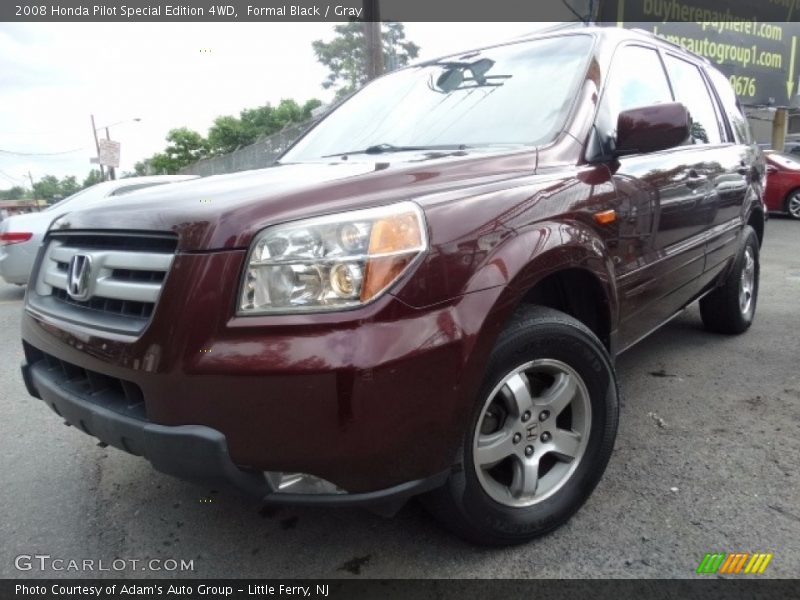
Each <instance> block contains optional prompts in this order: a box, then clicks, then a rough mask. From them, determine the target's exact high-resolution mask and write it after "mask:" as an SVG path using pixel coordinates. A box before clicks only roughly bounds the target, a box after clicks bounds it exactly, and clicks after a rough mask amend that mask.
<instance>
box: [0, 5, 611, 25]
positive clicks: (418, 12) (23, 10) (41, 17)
mask: <svg viewBox="0 0 800 600" xmlns="http://www.w3.org/2000/svg"><path fill="white" fill-rule="evenodd" d="M597 7H598V0H564V2H562V1H561V0H535V1H534V0H492V1H491V2H483V1H480V0H434V1H431V0H287V1H286V2H284V1H282V0H200V1H199V2H198V1H195V0H192V1H188V0H186V1H181V0H169V1H165V0H144V1H142V0H87V1H84V0H46V1H42V2H32V1H31V0H25V1H19V0H18V1H17V2H15V1H14V0H3V1H2V2H0V21H147V22H152V21H167V22H169V21H244V22H248V21H250V22H252V21H273V22H287V21H295V22H297V21H300V22H302V21H330V22H337V21H351V20H381V21H438V22H445V21H458V22H470V21H471V22H481V21H483V22H486V21H494V22H501V21H544V22H556V21H581V20H584V19H585V20H587V21H588V20H591V18H592V15H594V14H596V13H597ZM376 11H377V18H375V17H374V16H373V15H375V14H376Z"/></svg>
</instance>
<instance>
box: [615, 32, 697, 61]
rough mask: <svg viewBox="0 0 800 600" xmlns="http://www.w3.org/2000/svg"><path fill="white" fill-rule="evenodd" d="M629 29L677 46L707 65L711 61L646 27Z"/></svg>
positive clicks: (674, 46)
mask: <svg viewBox="0 0 800 600" xmlns="http://www.w3.org/2000/svg"><path fill="white" fill-rule="evenodd" d="M630 31H635V32H636V33H643V34H645V35H646V36H648V37H653V38H656V39H657V40H658V41H660V42H663V43H664V44H668V45H669V46H672V47H673V48H678V49H679V50H681V51H682V52H686V53H687V54H691V55H692V56H694V57H695V58H697V59H699V60H701V61H702V62H704V63H705V64H707V65H710V64H711V61H710V60H708V59H707V58H706V57H705V56H701V55H700V54H697V53H696V52H692V51H691V50H688V49H686V48H684V47H683V46H681V45H680V44H677V43H675V42H673V41H671V40H668V39H667V38H665V37H662V36H660V35H656V34H655V33H653V32H652V31H647V30H646V29H642V28H641V27H633V28H631V29H630Z"/></svg>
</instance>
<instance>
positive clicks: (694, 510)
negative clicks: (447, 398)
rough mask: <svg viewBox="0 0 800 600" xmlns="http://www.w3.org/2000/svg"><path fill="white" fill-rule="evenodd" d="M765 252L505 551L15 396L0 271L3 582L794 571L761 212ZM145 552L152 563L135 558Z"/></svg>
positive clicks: (14, 357)
mask: <svg viewBox="0 0 800 600" xmlns="http://www.w3.org/2000/svg"><path fill="white" fill-rule="evenodd" d="M761 265H762V266H761V293H760V297H759V300H758V309H757V316H756V321H755V323H754V325H753V327H752V328H751V330H750V331H749V332H747V333H746V334H744V335H743V336H739V337H725V336H720V335H714V334H710V333H707V332H705V331H704V330H703V328H702V325H701V322H700V316H699V312H698V310H697V307H696V306H693V307H690V308H689V309H688V310H687V311H685V312H684V313H683V314H682V315H681V316H679V317H678V318H676V319H675V320H673V321H672V322H671V323H670V324H668V325H666V326H665V327H664V328H662V329H661V330H660V331H658V332H657V333H655V334H654V335H652V336H651V337H649V338H648V339H646V340H645V341H643V342H641V343H640V344H639V345H637V346H635V347H634V348H633V349H631V350H630V351H629V352H627V353H626V354H624V355H623V356H621V357H620V358H619V360H618V362H617V370H618V374H619V379H620V385H621V388H622V392H623V399H622V408H621V415H620V430H619V436H618V438H617V444H616V449H615V451H614V455H613V456H612V458H611V462H610V464H609V467H608V470H607V471H606V474H605V477H604V478H603V480H602V481H601V483H600V485H599V486H598V488H597V490H596V491H595V493H594V495H593V496H592V497H591V498H590V500H589V501H588V503H587V504H586V505H585V506H584V507H583V508H582V509H581V510H580V511H579V512H578V514H577V515H576V516H575V517H574V518H573V519H572V520H571V521H570V522H569V523H568V524H567V525H566V526H565V527H562V528H561V529H559V530H558V531H556V532H555V533H553V534H551V535H549V536H547V537H545V538H542V539H540V540H537V541H534V542H531V543H528V544H525V545H522V546H518V547H514V548H504V549H485V548H476V547H474V546H471V545H468V544H466V543H464V542H462V541H460V540H458V539H457V538H455V537H453V536H452V535H450V534H448V533H447V532H445V531H443V530H442V529H440V528H439V526H438V525H437V524H436V522H435V521H433V520H432V519H431V518H429V517H428V516H427V514H426V513H425V512H424V510H423V509H422V508H421V507H420V506H419V504H418V503H417V502H412V503H410V504H409V505H408V506H407V507H406V508H404V509H403V510H402V511H401V512H400V513H399V514H398V515H397V516H396V517H394V518H392V519H386V518H383V517H379V516H376V515H373V514H371V513H369V512H366V511H363V510H357V509H297V508H281V509H278V510H265V509H262V507H261V506H260V504H259V503H258V502H257V501H254V500H252V499H248V498H245V497H239V496H236V495H233V494H226V493H219V492H216V493H215V492H213V491H212V490H209V489H206V488H202V487H198V486H196V485H192V484H189V483H185V482H182V481H178V480H175V479H172V478H170V477H168V476H166V475H161V474H159V473H157V472H156V471H154V470H153V469H152V468H151V467H150V466H149V464H148V463H146V462H145V461H143V460H141V459H138V458H135V457H132V456H128V455H126V454H125V453H123V452H121V451H118V450H115V449H113V448H101V447H98V446H97V445H96V440H94V439H93V438H90V437H88V436H86V435H85V434H83V433H81V432H79V431H77V430H76V429H75V428H72V427H65V426H64V425H63V424H62V422H61V420H60V419H59V418H58V417H57V416H56V415H55V414H54V413H52V412H51V411H50V410H49V409H47V408H46V406H45V405H44V404H43V403H42V402H40V401H38V400H35V399H32V398H29V397H28V395H27V393H26V392H25V388H24V386H23V383H22V380H21V378H20V375H19V369H18V366H19V363H20V361H21V360H22V351H21V345H20V342H19V320H20V313H21V310H22V296H23V290H22V289H21V288H17V287H15V286H10V285H6V284H4V283H0V339H2V342H3V343H2V344H1V345H0V411H1V414H2V418H0V473H1V474H2V479H3V481H2V485H0V505H1V506H2V514H3V516H2V519H0V540H2V542H1V543H0V548H2V550H1V551H0V577H42V576H56V577H115V576H130V577H148V576H170V575H180V576H182V577H209V578H211V577H235V576H240V577H260V578H288V577H313V578H321V577H362V578H364V577H401V578H403V577H445V578H450V577H465V578H471V577H487V578H496V577H503V578H527V577H566V578H570V577H631V578H640V577H652V578H663V577H693V576H695V569H696V568H697V566H698V564H699V562H700V560H701V559H702V558H703V556H704V554H705V553H706V552H771V553H773V555H774V556H773V558H772V561H771V562H770V564H769V566H768V568H767V570H766V572H765V573H764V575H762V576H761V577H797V574H798V571H799V569H800V466H798V463H799V462H800V374H799V371H798V365H800V362H798V357H800V335H799V333H800V317H799V316H798V311H799V309H800V223H798V222H792V221H789V220H787V219H784V218H780V217H776V218H772V219H771V220H770V221H769V223H768V224H767V239H766V243H765V245H764V248H763V250H762V258H761ZM34 555H47V556H49V557H50V558H49V559H31V560H28V559H26V558H24V557H25V556H34ZM19 556H23V558H22V559H18V558H17V557H19ZM56 559H61V560H64V561H65V562H63V563H50V561H53V560H56ZM151 559H160V560H161V561H162V562H161V563H150V565H151V566H154V568H156V567H157V566H158V565H161V568H162V571H155V572H154V571H147V570H142V565H143V564H148V563H147V562H146V561H149V560H151ZM70 560H73V561H78V562H79V563H80V564H83V561H84V560H90V561H94V562H93V563H91V564H92V568H93V569H94V570H85V571H75V570H72V569H71V568H70V567H71V564H70V563H69V561H70ZM115 560H116V561H117V562H114V561H115ZM120 560H123V561H125V562H124V563H122V562H119V561H120ZM170 560H175V561H176V562H177V564H178V565H179V564H180V562H181V561H184V563H189V562H190V563H191V568H192V570H190V571H183V572H181V571H173V570H169V571H167V570H165V569H172V568H173V567H175V564H173V563H172V562H169V561H170ZM37 561H38V562H37ZM42 561H45V563H46V564H47V566H48V568H47V569H45V570H44V571H42V570H40V568H39V566H40V565H41V564H42ZM132 561H139V562H136V563H134V562H132ZM29 565H30V567H31V568H30V569H27V567H28V566H29ZM53 566H56V567H61V568H62V569H63V570H52V567H53ZM18 567H20V568H22V569H23V570H20V568H18ZM101 567H103V568H106V569H108V570H103V571H99V570H97V569H98V568H101Z"/></svg>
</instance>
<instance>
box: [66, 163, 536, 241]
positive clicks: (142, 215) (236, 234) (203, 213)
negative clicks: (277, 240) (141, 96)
mask: <svg viewBox="0 0 800 600" xmlns="http://www.w3.org/2000/svg"><path fill="white" fill-rule="evenodd" d="M535 156H536V153H535V150H532V149H531V148H527V149H525V151H519V150H518V151H516V152H512V153H508V152H506V153H505V154H501V155H498V154H496V153H495V154H492V155H488V156H487V155H485V154H484V155H479V156H473V155H467V154H466V153H465V152H463V151H461V152H453V153H428V154H420V155H413V156H403V157H402V158H398V157H393V159H394V160H395V161H396V162H389V161H388V160H386V161H383V160H380V161H375V160H363V161H357V160H342V159H336V160H335V161H331V162H326V163H298V164H288V165H277V166H274V167H269V168H266V169H259V170H255V171H245V172H241V173H233V174H229V175H217V176H212V177H204V178H201V179H195V180H192V181H188V182H183V183H176V184H172V185H169V186H158V187H156V188H148V189H144V190H141V191H137V192H133V193H131V194H129V195H126V196H125V197H124V199H123V198H120V199H119V200H117V201H115V202H114V203H113V204H112V203H108V204H105V205H103V206H102V207H98V208H94V209H90V210H80V211H76V212H73V213H69V214H67V215H65V216H64V217H62V218H60V219H59V220H58V221H57V222H56V223H54V225H53V228H54V229H71V230H109V229H111V230H126V231H150V232H152V231H160V232H172V233H175V234H177V235H178V249H179V251H193V250H214V249H233V248H246V247H247V246H248V245H249V243H250V241H251V239H252V237H253V236H254V235H255V234H256V233H257V232H258V231H259V230H261V229H263V228H264V227H267V226H269V225H273V224H276V223H281V222H285V221H290V220H296V219H299V218H304V217H311V216H318V215H322V214H329V213H333V212H338V211H341V210H348V209H356V208H363V207H366V206H375V205H379V204H387V203H390V202H394V201H400V200H408V199H412V200H420V199H421V198H424V197H425V196H428V195H430V194H434V193H437V192H442V191H445V190H450V189H453V188H457V187H465V186H470V185H474V184H475V182H476V181H485V182H490V181H496V180H498V179H505V178H508V177H511V176H515V175H519V174H520V173H523V172H524V173H527V174H531V173H532V172H533V168H534V166H535V164H536V159H535ZM381 158H382V157H381Z"/></svg>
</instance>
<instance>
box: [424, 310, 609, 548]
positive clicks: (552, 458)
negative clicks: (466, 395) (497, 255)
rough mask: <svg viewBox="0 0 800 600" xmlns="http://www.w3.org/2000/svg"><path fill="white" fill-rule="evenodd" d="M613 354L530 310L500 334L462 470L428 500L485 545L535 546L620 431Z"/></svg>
mask: <svg viewBox="0 0 800 600" xmlns="http://www.w3.org/2000/svg"><path fill="white" fill-rule="evenodd" d="M617 396H618V394H617V384H616V379H615V374H614V371H613V367H612V366H611V361H610V359H609V357H608V354H607V352H606V350H605V348H604V347H603V345H602V343H601V342H600V341H599V340H598V339H597V337H596V336H595V335H594V334H593V333H592V332H591V331H589V330H588V329H587V328H586V327H584V326H583V325H582V324H581V323H580V322H578V321H576V320H575V319H572V318H571V317H569V316H567V315H565V314H563V313H560V312H558V311H555V310H551V309H547V308H540V307H534V308H527V309H525V310H523V311H521V312H519V313H518V314H517V315H516V316H515V319H514V322H513V323H512V324H511V326H510V327H509V328H508V329H507V330H506V331H505V332H504V333H503V334H502V335H501V336H500V339H499V341H498V344H497V346H496V347H495V350H494V352H493V354H492V358H491V360H490V364H489V368H488V373H487V377H486V380H485V382H484V385H483V387H482V389H481V392H480V395H479V401H478V403H477V405H476V406H475V408H474V411H473V415H472V419H471V421H470V428H469V431H468V432H467V435H466V436H465V439H464V444H463V448H462V453H461V464H460V465H459V466H460V468H459V469H456V472H454V473H453V474H452V475H451V476H450V478H449V480H448V482H447V483H446V484H445V486H444V487H442V488H441V489H439V490H436V491H434V492H432V493H431V494H429V495H428V497H427V498H426V504H427V505H428V507H429V508H430V509H431V511H432V512H433V513H434V514H435V515H436V516H437V517H438V518H439V519H440V520H441V521H442V522H443V523H444V524H445V525H446V526H447V527H448V528H449V529H451V530H452V531H454V532H455V533H456V534H458V535H460V536H461V537H463V538H465V539H467V540H469V541H472V542H476V543H479V544H487V545H506V544H514V543H519V542H523V541H526V540H529V539H531V538H533V537H536V536H539V535H542V534H544V533H547V532H549V531H551V530H552V529H554V528H556V527H558V526H559V525H561V524H563V523H564V522H565V521H567V520H568V519H569V518H570V517H571V516H572V515H573V513H575V511H577V510H578V508H580V506H581V505H582V504H583V503H584V502H585V501H586V499H587V498H588V497H589V495H590V494H591V492H592V490H593V489H594V487H595V485H596V484H597V482H598V481H599V480H600V477H601V476H602V473H603V471H604V469H605V467H606V464H607V463H608V459H609V457H610V455H611V450H612V448H613V444H614V438H615V435H616V428H617V412H618V407H617V402H618V400H617Z"/></svg>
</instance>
